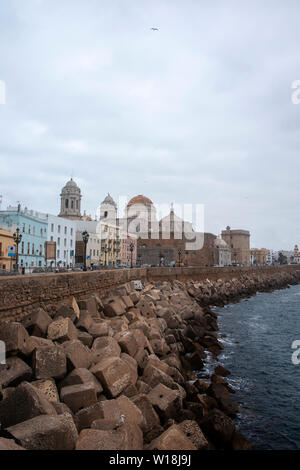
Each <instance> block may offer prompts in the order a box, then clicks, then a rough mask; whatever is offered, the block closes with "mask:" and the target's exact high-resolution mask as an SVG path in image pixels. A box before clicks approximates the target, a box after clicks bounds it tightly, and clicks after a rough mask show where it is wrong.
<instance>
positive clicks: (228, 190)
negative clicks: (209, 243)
mask: <svg viewBox="0 0 300 470" xmlns="http://www.w3.org/2000/svg"><path fill="white" fill-rule="evenodd" d="M246 3H247V4H246ZM151 27H158V28H159V31H152V30H151V29H150V28H151ZM299 51H300V3H299V0H295V1H293V0H288V1H286V2H284V1H282V0H280V1H275V0H273V1H268V0H264V1H261V0H259V1H253V0H252V1H251V2H250V1H248V2H245V1H243V2H241V1H240V0H235V1H229V0H215V1H214V0H209V1H208V0H207V1H200V0H1V1H0V80H3V81H5V83H6V104H5V105H0V158H1V165H0V194H2V195H3V203H2V209H4V208H6V206H7V205H8V204H13V205H15V204H16V201H20V202H21V203H22V204H23V205H26V206H27V207H28V208H30V209H35V210H38V211H44V212H50V213H53V214H57V213H58V212H59V193H60V190H61V188H62V186H63V185H64V184H65V182H66V181H67V180H68V179H70V177H71V175H73V178H74V180H75V181H76V182H77V183H78V185H79V186H80V187H81V190H82V193H83V201H82V206H83V209H86V210H87V212H88V213H91V214H92V215H93V214H95V212H96V208H97V206H98V205H99V203H100V202H101V201H102V200H103V199H104V197H105V195H106V194H107V192H110V193H111V194H112V196H113V197H114V198H115V199H116V200H117V199H118V197H119V196H127V197H128V199H130V198H131V197H132V196H134V195H136V194H144V195H146V196H148V197H149V198H150V199H152V201H153V202H155V203H171V202H174V203H186V204H188V203H193V204H205V231H208V232H212V233H215V234H218V233H220V231H221V230H222V229H223V228H225V227H226V226H227V225H230V226H231V227H232V228H243V229H248V230H250V231H251V246H253V247H254V246H255V247H259V248H260V247H267V248H272V249H292V248H293V246H294V244H295V243H299V244H300V223H299V222H300V211H299V208H300V192H299V186H300V158H299V151H300V105H295V104H292V101H291V94H292V89H291V84H292V82H293V81H294V80H297V79H300V52H299Z"/></svg>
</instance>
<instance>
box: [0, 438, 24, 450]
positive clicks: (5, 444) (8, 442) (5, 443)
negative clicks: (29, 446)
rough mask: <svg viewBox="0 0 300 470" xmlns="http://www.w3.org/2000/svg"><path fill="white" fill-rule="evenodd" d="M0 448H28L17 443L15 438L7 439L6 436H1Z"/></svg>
mask: <svg viewBox="0 0 300 470" xmlns="http://www.w3.org/2000/svg"><path fill="white" fill-rule="evenodd" d="M0 450H26V449H24V447H21V446H19V445H18V444H16V443H15V441H14V440H13V439H5V438H4V437H0Z"/></svg>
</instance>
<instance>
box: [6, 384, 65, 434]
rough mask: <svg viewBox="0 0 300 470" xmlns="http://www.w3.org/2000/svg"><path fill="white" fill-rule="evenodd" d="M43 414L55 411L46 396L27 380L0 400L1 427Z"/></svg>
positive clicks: (53, 413)
mask: <svg viewBox="0 0 300 470" xmlns="http://www.w3.org/2000/svg"><path fill="white" fill-rule="evenodd" d="M45 414H49V415H50V414H52V415H55V414H56V411H55V409H54V407H53V406H52V404H51V403H50V402H49V401H48V400H47V398H46V396H45V395H44V394H43V393H42V392H41V391H40V390H37V389H36V388H35V387H34V386H32V385H31V384H30V383H28V382H23V383H22V384H20V385H18V387H17V388H15V389H12V390H11V391H10V393H9V394H8V395H7V397H6V398H5V399H4V400H2V401H0V423H1V427H2V428H7V427H9V426H14V425H15V424H17V423H21V422H22V421H26V420H28V419H31V418H34V417H35V416H38V415H45Z"/></svg>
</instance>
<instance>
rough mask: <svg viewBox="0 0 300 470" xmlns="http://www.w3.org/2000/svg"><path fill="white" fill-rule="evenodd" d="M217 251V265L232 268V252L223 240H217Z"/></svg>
mask: <svg viewBox="0 0 300 470" xmlns="http://www.w3.org/2000/svg"><path fill="white" fill-rule="evenodd" d="M215 247H216V249H217V263H216V264H217V265H218V266H220V267H224V266H231V250H230V248H229V246H228V245H227V243H226V242H225V241H224V240H223V239H222V238H216V239H215Z"/></svg>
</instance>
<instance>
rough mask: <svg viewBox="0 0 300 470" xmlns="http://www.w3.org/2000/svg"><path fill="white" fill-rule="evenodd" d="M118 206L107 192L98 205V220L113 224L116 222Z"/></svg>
mask: <svg viewBox="0 0 300 470" xmlns="http://www.w3.org/2000/svg"><path fill="white" fill-rule="evenodd" d="M117 213H118V207H117V204H116V203H115V201H114V200H113V198H112V197H111V195H110V194H109V193H108V194H107V196H106V198H105V199H104V201H102V202H101V205H100V220H103V221H105V222H107V223H110V224H113V225H115V224H116V222H117Z"/></svg>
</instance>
